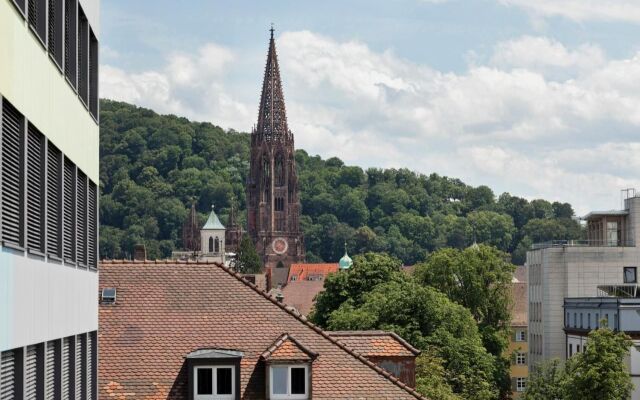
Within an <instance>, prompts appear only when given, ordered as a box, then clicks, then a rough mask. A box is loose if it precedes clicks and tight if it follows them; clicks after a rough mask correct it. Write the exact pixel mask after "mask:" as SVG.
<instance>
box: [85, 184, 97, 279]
mask: <svg viewBox="0 0 640 400" xmlns="http://www.w3.org/2000/svg"><path fill="white" fill-rule="evenodd" d="M87 202H88V203H87V208H88V212H87V218H88V222H87V232H88V236H89V238H88V242H89V243H88V246H89V249H88V262H89V268H91V269H97V268H98V235H97V233H98V188H97V186H96V184H95V183H93V182H89V196H88V199H87Z"/></svg>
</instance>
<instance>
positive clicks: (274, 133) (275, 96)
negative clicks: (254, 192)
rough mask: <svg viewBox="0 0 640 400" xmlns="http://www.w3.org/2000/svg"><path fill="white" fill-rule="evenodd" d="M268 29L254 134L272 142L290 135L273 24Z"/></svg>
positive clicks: (259, 138)
mask: <svg viewBox="0 0 640 400" xmlns="http://www.w3.org/2000/svg"><path fill="white" fill-rule="evenodd" d="M270 31H271V38H270V39H269V53H268V54H267V65H266V67H265V70H264V80H263V83H262V94H261V96H260V109H259V110H258V126H257V127H256V130H255V134H256V135H257V136H258V140H266V141H269V142H272V141H280V140H288V139H289V138H290V136H291V135H290V132H289V127H288V126H287V113H286V110H285V106H284V96H283V94H282V82H281V80H280V69H279V67H278V55H277V54H276V43H275V39H274V38H273V26H272V27H271V29H270Z"/></svg>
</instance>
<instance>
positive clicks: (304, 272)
mask: <svg viewBox="0 0 640 400" xmlns="http://www.w3.org/2000/svg"><path fill="white" fill-rule="evenodd" d="M334 272H338V263H308V264H291V267H290V268H289V276H288V278H287V284H288V283H291V281H292V280H296V281H303V280H309V278H313V277H315V276H321V277H322V279H320V280H324V278H326V277H327V275H329V274H331V273H334Z"/></svg>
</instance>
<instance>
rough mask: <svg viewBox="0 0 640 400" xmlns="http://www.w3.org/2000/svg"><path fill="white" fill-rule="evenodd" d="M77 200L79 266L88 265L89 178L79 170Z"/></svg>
mask: <svg viewBox="0 0 640 400" xmlns="http://www.w3.org/2000/svg"><path fill="white" fill-rule="evenodd" d="M76 198H77V208H76V209H77V217H76V220H77V228H76V232H77V235H78V239H77V241H76V242H77V246H76V248H77V252H78V254H77V257H76V260H78V264H80V265H83V266H86V265H87V176H86V175H85V174H84V173H82V171H80V170H79V169H78V178H77V179H76Z"/></svg>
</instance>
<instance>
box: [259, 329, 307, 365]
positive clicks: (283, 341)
mask: <svg viewBox="0 0 640 400" xmlns="http://www.w3.org/2000/svg"><path fill="white" fill-rule="evenodd" d="M317 356H318V354H317V353H315V352H314V351H312V350H310V349H308V348H307V347H306V346H304V345H302V344H301V343H300V342H298V341H297V340H296V339H295V338H294V337H293V336H290V335H289V334H286V333H285V334H284V335H282V336H280V337H279V338H278V340H276V341H275V343H274V344H273V345H271V346H270V347H269V348H268V349H267V351H265V352H264V353H262V356H261V357H262V359H264V360H265V361H311V360H312V359H314V358H316V357H317Z"/></svg>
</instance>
